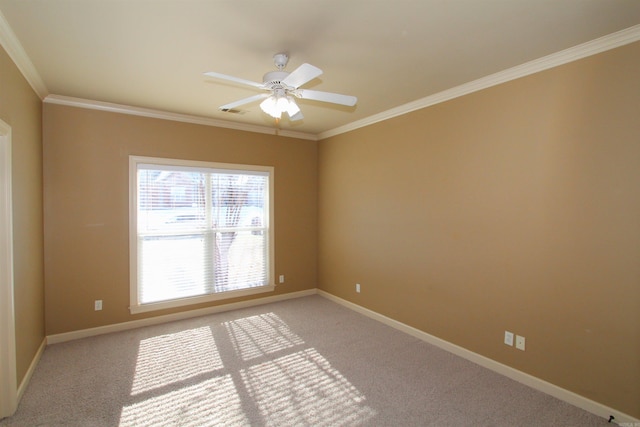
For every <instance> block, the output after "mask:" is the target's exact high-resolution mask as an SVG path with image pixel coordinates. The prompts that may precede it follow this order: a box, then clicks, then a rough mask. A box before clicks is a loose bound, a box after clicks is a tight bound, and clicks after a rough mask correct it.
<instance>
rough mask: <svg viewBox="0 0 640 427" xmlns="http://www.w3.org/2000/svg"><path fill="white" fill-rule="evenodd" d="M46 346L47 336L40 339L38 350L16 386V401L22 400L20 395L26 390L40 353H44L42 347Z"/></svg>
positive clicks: (40, 356)
mask: <svg viewBox="0 0 640 427" xmlns="http://www.w3.org/2000/svg"><path fill="white" fill-rule="evenodd" d="M46 347H47V338H46V337H45V339H43V340H42V343H40V347H38V351H36V354H35V356H34V357H33V360H32V361H31V364H30V365H29V369H27V373H26V374H25V375H24V378H23V379H22V381H20V386H19V387H18V393H17V401H18V404H20V400H22V396H23V395H24V392H25V391H26V390H27V386H29V382H30V381H31V377H32V376H33V372H34V371H35V370H36V366H38V363H39V362H40V358H42V353H44V349H45V348H46Z"/></svg>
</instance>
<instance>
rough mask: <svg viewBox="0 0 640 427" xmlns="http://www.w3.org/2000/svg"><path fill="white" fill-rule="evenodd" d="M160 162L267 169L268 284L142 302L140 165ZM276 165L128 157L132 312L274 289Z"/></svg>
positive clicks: (253, 169) (186, 165) (195, 165)
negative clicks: (139, 236) (139, 258)
mask: <svg viewBox="0 0 640 427" xmlns="http://www.w3.org/2000/svg"><path fill="white" fill-rule="evenodd" d="M139 164H146V165H149V164H151V165H158V166H160V167H162V166H177V167H193V168H202V169H217V170H225V171H229V172H240V173H242V172H266V173H267V174H268V176H269V198H268V204H269V206H268V210H267V213H268V220H267V224H268V226H269V231H268V233H269V239H268V246H269V247H268V255H267V265H268V269H269V270H268V279H269V280H268V284H267V285H264V286H258V287H252V288H247V289H240V290H232V291H227V292H217V293H211V294H207V295H201V296H194V297H188V298H180V299H173V300H167V301H160V302H152V303H145V304H141V303H140V301H139V300H138V218H137V216H138V165H139ZM273 213H274V168H273V167H272V166H259V165H241V164H229V163H215V162H203V161H196V160H180V159H168V158H160V157H143V156H129V290H130V307H129V310H130V312H131V314H136V313H144V312H149V311H155V310H164V309H168V308H174V307H183V306H187V305H193V304H200V303H206V302H211V301H218V300H223V299H228V298H237V297H242V296H247V295H255V294H260V293H264V292H272V291H273V290H274V289H275V273H274V271H275V256H274V255H275V242H274V240H275V238H274V236H275V231H274V230H275V229H274V215H273Z"/></svg>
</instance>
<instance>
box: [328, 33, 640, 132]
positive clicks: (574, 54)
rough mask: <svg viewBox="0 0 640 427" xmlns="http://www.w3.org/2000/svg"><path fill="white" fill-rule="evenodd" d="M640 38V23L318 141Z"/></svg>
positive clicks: (354, 124) (368, 119)
mask: <svg viewBox="0 0 640 427" xmlns="http://www.w3.org/2000/svg"><path fill="white" fill-rule="evenodd" d="M638 40H640V24H638V25H634V26H633V27H629V28H627V29H624V30H621V31H618V32H615V33H612V34H609V35H606V36H603V37H600V38H597V39H595V40H592V41H589V42H586V43H582V44H579V45H577V46H574V47H571V48H569V49H565V50H561V51H560V52H556V53H553V54H551V55H547V56H544V57H542V58H539V59H535V60H533V61H529V62H525V63H524V64H521V65H518V66H515V67H512V68H509V69H506V70H503V71H500V72H497V73H494V74H490V75H488V76H485V77H482V78H480V79H477V80H473V81H471V82H468V83H464V84H462V85H460V86H456V87H453V88H450V89H447V90H444V91H442V92H438V93H436V94H433V95H430V96H427V97H425V98H421V99H418V100H416V101H413V102H409V103H407V104H404V105H400V106H399V107H396V108H392V109H390V110H387V111H383V112H382V113H379V114H374V115H373V116H369V117H366V118H364V119H362V120H357V121H355V122H352V123H349V124H346V125H344V126H340V127H337V128H335V129H332V130H328V131H325V132H321V133H319V134H318V135H317V137H318V140H323V139H326V138H329V137H332V136H336V135H340V134H342V133H346V132H350V131H352V130H356V129H359V128H362V127H365V126H369V125H372V124H374V123H378V122H382V121H385V120H388V119H391V118H394V117H397V116H401V115H404V114H407V113H410V112H412V111H415V110H419V109H422V108H426V107H430V106H432V105H435V104H439V103H441V102H445V101H449V100H451V99H454V98H458V97H461V96H464V95H468V94H470V93H473V92H477V91H480V90H483V89H487V88H489V87H492V86H496V85H499V84H502V83H506V82H508V81H511V80H515V79H519V78H521V77H525V76H528V75H530V74H535V73H539V72H541V71H544V70H547V69H549V68H553V67H557V66H560V65H563V64H567V63H569V62H573V61H577V60H579V59H582V58H586V57H588V56H591V55H595V54H598V53H601V52H604V51H607V50H611V49H614V48H617V47H620V46H624V45H626V44H629V43H633V42H636V41H638Z"/></svg>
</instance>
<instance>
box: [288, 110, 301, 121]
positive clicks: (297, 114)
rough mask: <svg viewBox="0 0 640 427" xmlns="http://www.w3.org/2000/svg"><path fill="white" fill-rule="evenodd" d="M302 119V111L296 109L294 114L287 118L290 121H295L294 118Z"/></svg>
mask: <svg viewBox="0 0 640 427" xmlns="http://www.w3.org/2000/svg"><path fill="white" fill-rule="evenodd" d="M302 119H304V116H303V115H302V111H298V112H297V113H296V114H294V115H293V116H290V117H289V120H291V121H292V122H295V121H296V120H302Z"/></svg>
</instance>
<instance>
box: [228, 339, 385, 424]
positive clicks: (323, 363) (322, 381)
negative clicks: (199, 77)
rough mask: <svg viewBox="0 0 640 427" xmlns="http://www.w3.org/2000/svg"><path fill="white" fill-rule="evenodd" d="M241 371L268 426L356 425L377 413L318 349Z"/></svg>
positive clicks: (290, 355) (310, 349)
mask: <svg viewBox="0 0 640 427" xmlns="http://www.w3.org/2000/svg"><path fill="white" fill-rule="evenodd" d="M240 373H241V376H242V379H243V381H244V383H245V386H246V388H247V390H248V392H249V394H250V395H251V397H252V399H253V400H254V402H255V404H256V405H257V406H258V408H259V410H260V412H261V414H262V417H263V419H264V422H265V425H271V426H282V425H313V426H338V425H355V424H360V423H363V422H365V421H366V420H369V419H371V418H372V417H373V416H375V414H376V412H375V411H374V410H373V409H372V408H371V407H369V406H367V404H366V398H365V396H364V395H363V394H362V393H360V392H359V391H358V390H357V389H356V388H355V387H354V386H353V385H352V384H351V383H350V382H349V381H348V380H347V379H346V378H345V377H344V376H343V375H342V374H341V373H340V372H339V371H338V370H336V369H334V368H333V367H331V364H330V363H329V361H328V360H327V359H325V358H324V357H323V356H322V355H321V354H320V353H318V352H317V351H316V350H315V349H314V348H309V349H306V350H303V351H299V352H296V353H292V354H289V355H286V356H283V357H280V358H278V359H275V360H273V361H267V362H264V363H261V364H258V365H254V366H251V367H249V368H247V369H243V370H242V371H241V372H240Z"/></svg>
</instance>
